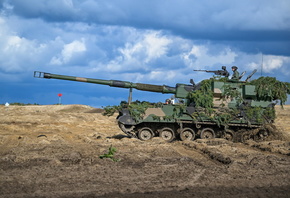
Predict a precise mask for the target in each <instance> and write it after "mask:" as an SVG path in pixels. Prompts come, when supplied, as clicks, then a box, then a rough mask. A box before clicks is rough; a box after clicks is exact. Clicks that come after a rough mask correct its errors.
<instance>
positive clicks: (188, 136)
mask: <svg viewBox="0 0 290 198" xmlns="http://www.w3.org/2000/svg"><path fill="white" fill-rule="evenodd" d="M179 136H180V139H181V140H182V141H185V140H189V141H191V140H194V138H195V132H194V131H193V130H192V129H191V128H184V129H182V131H181V132H180V134H179Z"/></svg>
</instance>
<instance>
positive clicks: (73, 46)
mask: <svg viewBox="0 0 290 198" xmlns="http://www.w3.org/2000/svg"><path fill="white" fill-rule="evenodd" d="M84 41H85V39H84V38H82V39H81V40H80V41H79V40H74V41H73V42H71V43H69V44H65V45H64V46H63V49H62V51H61V54H60V55H57V56H54V57H52V59H51V61H50V64H52V65H62V64H65V63H68V62H69V61H70V60H71V59H72V58H73V56H75V55H77V54H80V53H82V52H85V51H86V45H85V43H84Z"/></svg>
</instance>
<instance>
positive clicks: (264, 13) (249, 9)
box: [2, 0, 290, 55]
mask: <svg viewBox="0 0 290 198" xmlns="http://www.w3.org/2000/svg"><path fill="white" fill-rule="evenodd" d="M3 2H4V4H5V5H6V7H9V8H10V10H12V12H14V13H15V14H17V15H19V16H22V17H26V18H41V19H43V20H46V21H49V22H64V21H68V22H85V23H88V24H91V23H95V24H105V25H121V26H131V27H136V28H144V29H148V28H149V29H163V30H168V31H170V32H172V33H173V34H178V35H181V36H183V37H186V38H189V39H194V40H198V39H202V40H216V41H219V40H220V41H230V42H232V44H233V45H234V44H235V43H234V42H235V41H238V42H239V41H246V42H248V41H255V42H256V44H257V46H253V45H248V46H246V47H242V46H241V49H243V50H245V51H255V49H257V48H258V49H259V50H260V51H263V52H264V53H269V54H271V53H274V52H275V51H280V52H281V54H282V55H289V53H290V15H289V12H290V1H287V0H278V1H275V2H273V1H271V0H266V1H265V0H254V1H232V0H224V1H209V0H205V1H202V2H201V1H191V0H182V1H177V0H147V1H132V0H111V1H107V0H99V1H94V0H50V1H47V0H26V1H23V0H14V1H12V2H10V1H3ZM2 4H3V3H2ZM4 7H5V6H4ZM267 41H269V42H275V44H276V43H278V45H279V46H277V47H276V45H273V46H271V47H270V46H269V47H267V46H265V45H264V44H263V43H262V42H267ZM259 42H260V43H259ZM243 45H246V43H243Z"/></svg>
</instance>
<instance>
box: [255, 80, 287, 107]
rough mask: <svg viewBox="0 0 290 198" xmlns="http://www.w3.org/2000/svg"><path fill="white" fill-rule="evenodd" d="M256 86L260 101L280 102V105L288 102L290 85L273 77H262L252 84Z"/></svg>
mask: <svg viewBox="0 0 290 198" xmlns="http://www.w3.org/2000/svg"><path fill="white" fill-rule="evenodd" d="M250 84H252V85H255V86H256V92H257V99H258V100H266V101H273V100H280V105H283V104H285V102H286V101H287V94H290V83H288V82H281V81H278V80H277V79H276V78H273V77H260V78H258V79H256V80H253V81H251V82H250Z"/></svg>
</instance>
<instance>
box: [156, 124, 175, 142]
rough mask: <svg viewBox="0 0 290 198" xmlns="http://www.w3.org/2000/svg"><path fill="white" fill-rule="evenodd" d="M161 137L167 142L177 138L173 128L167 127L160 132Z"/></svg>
mask: <svg viewBox="0 0 290 198" xmlns="http://www.w3.org/2000/svg"><path fill="white" fill-rule="evenodd" d="M159 137H161V138H162V139H163V140H165V141H167V142H171V141H172V140H173V139H174V138H175V133H174V131H173V130H172V129H171V128H168V127H165V128H163V129H161V131H160V132H159Z"/></svg>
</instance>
